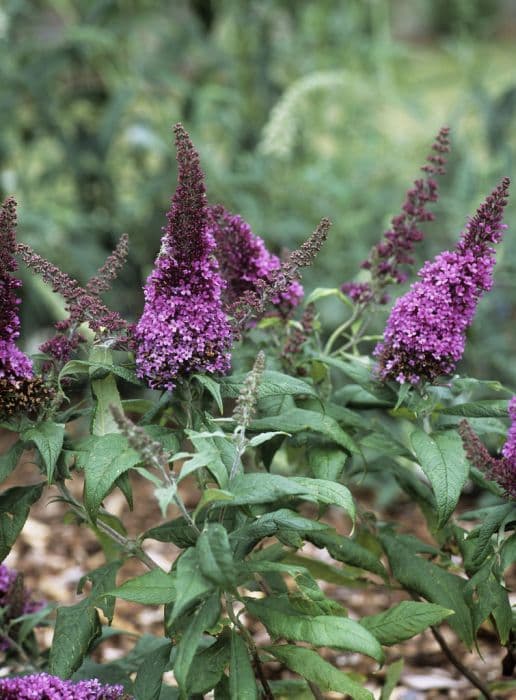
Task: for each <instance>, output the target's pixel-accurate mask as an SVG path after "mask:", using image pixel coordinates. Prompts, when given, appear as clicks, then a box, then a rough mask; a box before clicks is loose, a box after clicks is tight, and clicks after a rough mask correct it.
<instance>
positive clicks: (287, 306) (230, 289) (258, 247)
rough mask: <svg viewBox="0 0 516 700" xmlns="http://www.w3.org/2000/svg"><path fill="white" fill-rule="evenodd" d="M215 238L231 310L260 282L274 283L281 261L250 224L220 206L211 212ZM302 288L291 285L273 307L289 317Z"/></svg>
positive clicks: (274, 296)
mask: <svg viewBox="0 0 516 700" xmlns="http://www.w3.org/2000/svg"><path fill="white" fill-rule="evenodd" d="M208 216H209V220H210V223H211V226H212V229H211V230H212V234H213V236H214V238H215V242H216V244H217V259H218V261H219V265H220V271H221V274H222V276H223V277H224V280H225V281H226V287H225V289H224V292H223V298H224V302H225V303H226V305H227V306H231V305H232V304H234V303H235V302H237V301H238V300H239V299H240V298H241V297H242V295H243V294H244V293H245V292H247V291H250V290H251V291H256V290H257V288H258V286H259V284H260V283H261V282H268V281H270V280H271V278H272V275H273V273H274V272H277V271H278V270H279V269H280V267H281V260H280V259H279V258H278V256H277V255H274V254H272V253H270V252H269V251H268V250H267V248H266V246H265V243H264V241H263V240H262V239H261V238H260V236H257V235H256V234H254V233H253V232H252V230H251V227H250V226H249V224H248V223H247V222H246V221H245V220H244V219H243V218H242V217H241V216H239V215H238V214H231V213H230V212H229V211H227V209H225V208H224V207H223V206H221V205H216V206H211V207H209V210H208ZM302 297H303V287H302V286H301V284H300V283H299V281H298V280H292V281H290V283H289V285H288V287H287V288H286V289H285V290H282V291H280V292H279V293H277V294H275V295H273V296H272V298H271V300H270V301H271V303H272V304H273V305H274V306H276V307H277V308H278V310H280V312H282V313H283V314H284V315H288V314H289V313H290V312H291V311H292V310H293V309H294V308H295V307H296V306H297V305H298V304H299V302H300V301H301V298H302Z"/></svg>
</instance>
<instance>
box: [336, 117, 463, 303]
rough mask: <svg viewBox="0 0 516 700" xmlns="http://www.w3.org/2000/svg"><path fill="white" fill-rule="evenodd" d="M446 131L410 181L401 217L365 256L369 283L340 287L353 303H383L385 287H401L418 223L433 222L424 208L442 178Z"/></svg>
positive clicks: (433, 197) (435, 194) (420, 236)
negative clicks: (397, 285)
mask: <svg viewBox="0 0 516 700" xmlns="http://www.w3.org/2000/svg"><path fill="white" fill-rule="evenodd" d="M449 133H450V130H449V128H448V127H446V126H443V127H442V128H441V129H440V131H439V133H438V134H437V137H436V139H435V141H434V143H433V145H432V152H431V153H430V155H429V156H428V157H427V159H426V160H427V164H426V165H424V166H423V167H422V168H421V170H422V171H423V172H424V173H425V176H424V177H421V178H418V179H417V180H415V181H414V184H413V186H412V187H411V188H410V189H409V190H408V191H407V193H406V195H405V201H404V202H403V206H402V211H401V214H398V215H397V216H395V217H393V219H392V220H391V228H390V229H389V230H387V231H385V233H384V235H383V239H382V240H381V241H380V242H379V243H377V244H376V245H375V246H373V247H372V249H371V251H370V253H369V256H368V257H367V259H366V260H364V261H363V263H362V264H361V267H362V268H363V269H364V270H369V272H370V276H371V280H370V281H369V282H345V283H344V284H343V285H342V286H341V290H342V291H343V292H344V294H347V295H348V296H349V298H350V299H352V300H353V301H354V302H355V303H357V304H364V305H367V304H370V303H371V302H375V303H377V304H386V303H387V302H388V301H389V295H388V294H385V292H384V289H385V287H387V286H388V285H389V284H402V283H403V282H405V281H406V279H407V274H406V272H405V271H404V270H403V269H401V266H403V265H412V264H413V262H414V258H413V257H412V251H413V250H414V246H415V244H416V243H417V242H418V241H421V240H422V239H423V237H424V234H423V231H422V230H421V228H420V224H422V223H424V222H425V221H433V220H434V214H433V213H432V212H431V211H429V210H428V209H427V204H428V203H432V202H436V201H437V199H438V195H439V192H438V187H437V181H436V180H435V176H436V175H443V174H444V172H445V165H446V153H448V152H449V150H450V141H449Z"/></svg>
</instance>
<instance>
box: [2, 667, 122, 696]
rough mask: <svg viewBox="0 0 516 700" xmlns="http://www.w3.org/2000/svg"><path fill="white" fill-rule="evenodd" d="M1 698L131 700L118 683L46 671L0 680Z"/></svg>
mask: <svg viewBox="0 0 516 700" xmlns="http://www.w3.org/2000/svg"><path fill="white" fill-rule="evenodd" d="M0 698H1V700H131V696H129V695H127V694H126V693H125V692H124V689H123V687H122V686H121V685H101V683H100V681H98V680H97V679H96V678H94V679H92V680H87V681H78V682H74V681H69V680H66V681H65V680H62V679H61V678H58V677H57V676H51V675H50V674H48V673H35V674H32V675H30V676H18V677H17V678H2V679H0Z"/></svg>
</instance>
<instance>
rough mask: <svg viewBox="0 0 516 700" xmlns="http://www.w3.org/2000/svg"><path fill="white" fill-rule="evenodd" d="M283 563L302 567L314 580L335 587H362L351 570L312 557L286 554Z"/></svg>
mask: <svg viewBox="0 0 516 700" xmlns="http://www.w3.org/2000/svg"><path fill="white" fill-rule="evenodd" d="M307 539H308V537H307ZM283 561H284V562H287V563H290V564H294V565H297V566H303V567H304V568H305V569H306V570H307V571H308V572H309V573H310V574H311V575H312V576H313V577H314V578H316V579H321V580H322V581H327V582H328V583H334V584H335V585H336V586H347V587H348V588H357V587H359V588H363V587H364V584H363V582H360V581H357V578H358V576H357V575H356V574H355V573H354V572H351V570H346V569H341V568H337V567H336V566H332V565H331V564H326V562H323V561H319V560H317V559H314V558H312V557H303V556H301V555H300V554H287V556H286V557H284V559H283Z"/></svg>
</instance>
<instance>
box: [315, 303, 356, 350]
mask: <svg viewBox="0 0 516 700" xmlns="http://www.w3.org/2000/svg"><path fill="white" fill-rule="evenodd" d="M361 313H362V307H361V306H356V307H355V308H354V309H353V313H352V314H351V316H350V317H349V318H348V319H347V320H346V321H344V323H342V324H341V325H340V326H339V327H338V328H336V329H335V330H334V331H333V333H332V334H331V335H330V337H329V338H328V341H327V343H326V345H325V346H324V354H325V355H329V354H330V352H331V350H332V348H333V346H334V344H335V341H336V340H337V339H338V337H339V336H340V335H342V333H344V331H347V329H348V328H349V327H350V326H352V325H353V323H354V322H355V321H356V320H357V318H358V317H359V316H360V314H361Z"/></svg>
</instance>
